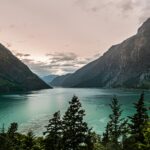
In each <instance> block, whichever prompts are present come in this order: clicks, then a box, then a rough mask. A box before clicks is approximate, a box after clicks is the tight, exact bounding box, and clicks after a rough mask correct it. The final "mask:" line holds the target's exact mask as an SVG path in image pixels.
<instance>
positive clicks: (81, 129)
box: [62, 96, 88, 150]
mask: <svg viewBox="0 0 150 150" xmlns="http://www.w3.org/2000/svg"><path fill="white" fill-rule="evenodd" d="M69 105H70V106H69V108H68V110H67V111H66V113H65V115H64V117H63V122H62V123H63V146H64V148H63V149H64V150H70V149H72V150H79V149H80V147H81V146H82V145H84V144H85V140H86V135H87V133H88V126H87V123H86V122H84V120H83V117H84V116H85V111H84V110H83V109H82V108H81V103H80V101H79V99H78V98H77V97H76V96H74V97H73V98H72V100H71V101H70V102H69Z"/></svg>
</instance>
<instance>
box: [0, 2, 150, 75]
mask: <svg viewBox="0 0 150 150" xmlns="http://www.w3.org/2000/svg"><path fill="white" fill-rule="evenodd" d="M148 17H150V0H42V1H41V0H0V18H1V21H0V43H2V44H3V45H5V46H6V47H7V48H9V49H10V50H11V51H12V52H13V54H15V55H16V56H17V57H18V58H19V59H21V60H22V61H23V62H24V63H25V64H27V65H28V66H29V68H30V69H31V70H32V71H33V72H35V73H36V74H38V75H39V76H45V75H49V74H58V75H61V74H66V73H72V72H74V71H76V70H77V69H79V68H80V67H82V66H84V65H85V64H87V63H89V62H91V61H92V60H94V59H97V58H98V57H100V56H101V55H102V54H103V53H104V52H105V51H107V50H108V49H109V47H111V45H115V44H117V43H120V42H122V41H123V40H125V39H126V38H128V37H130V36H132V35H134V34H136V32H137V29H138V27H139V26H141V24H142V23H143V22H144V21H145V20H146V19H147V18H148Z"/></svg>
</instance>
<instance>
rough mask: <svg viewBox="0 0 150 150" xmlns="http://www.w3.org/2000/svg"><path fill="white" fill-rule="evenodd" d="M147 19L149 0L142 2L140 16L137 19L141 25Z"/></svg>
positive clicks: (149, 14) (148, 16) (149, 15)
mask: <svg viewBox="0 0 150 150" xmlns="http://www.w3.org/2000/svg"><path fill="white" fill-rule="evenodd" d="M148 18H150V2H149V0H144V6H143V8H142V10H141V16H140V17H139V22H140V23H143V22H144V21H145V20H146V19H148Z"/></svg>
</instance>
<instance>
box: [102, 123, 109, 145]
mask: <svg viewBox="0 0 150 150" xmlns="http://www.w3.org/2000/svg"><path fill="white" fill-rule="evenodd" d="M109 129H110V124H109V123H107V126H106V130H105V132H104V133H103V138H102V143H103V145H105V146H106V144H107V143H109V142H110V137H109V136H110V133H109V132H110V131H109Z"/></svg>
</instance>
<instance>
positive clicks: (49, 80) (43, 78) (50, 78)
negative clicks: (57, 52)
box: [41, 74, 58, 84]
mask: <svg viewBox="0 0 150 150" xmlns="http://www.w3.org/2000/svg"><path fill="white" fill-rule="evenodd" d="M56 77H58V75H52V74H51V75H48V76H44V77H42V78H41V79H42V80H43V81H44V82H46V83H47V84H50V83H51V82H52V81H53V80H54V79H55V78H56Z"/></svg>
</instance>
